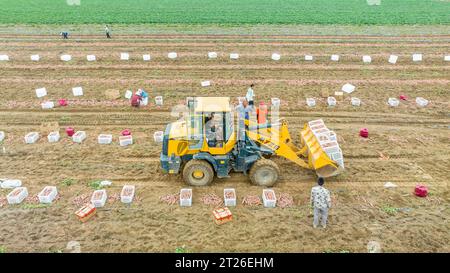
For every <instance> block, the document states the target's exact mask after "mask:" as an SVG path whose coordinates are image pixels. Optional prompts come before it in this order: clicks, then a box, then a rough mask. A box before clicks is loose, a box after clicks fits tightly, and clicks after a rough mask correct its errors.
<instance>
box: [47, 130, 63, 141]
mask: <svg viewBox="0 0 450 273" xmlns="http://www.w3.org/2000/svg"><path fill="white" fill-rule="evenodd" d="M59 137H60V135H59V132H58V131H54V132H50V134H48V135H47V139H48V142H50V143H53V142H58V141H59Z"/></svg>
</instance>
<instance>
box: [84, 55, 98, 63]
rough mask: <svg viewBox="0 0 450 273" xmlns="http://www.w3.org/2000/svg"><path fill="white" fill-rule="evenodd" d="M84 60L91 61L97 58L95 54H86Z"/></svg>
mask: <svg viewBox="0 0 450 273" xmlns="http://www.w3.org/2000/svg"><path fill="white" fill-rule="evenodd" d="M86 60H88V62H93V61H96V60H97V57H95V55H87V56H86Z"/></svg>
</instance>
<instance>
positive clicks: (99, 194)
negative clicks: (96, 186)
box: [91, 190, 108, 208]
mask: <svg viewBox="0 0 450 273" xmlns="http://www.w3.org/2000/svg"><path fill="white" fill-rule="evenodd" d="M106 199H108V196H107V195H106V190H96V191H94V192H93V193H92V197H91V203H92V205H94V207H96V208H101V207H104V206H105V203H106Z"/></svg>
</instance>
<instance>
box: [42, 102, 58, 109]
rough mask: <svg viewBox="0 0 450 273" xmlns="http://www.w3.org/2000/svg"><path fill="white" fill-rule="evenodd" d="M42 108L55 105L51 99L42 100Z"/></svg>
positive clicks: (50, 107)
mask: <svg viewBox="0 0 450 273" xmlns="http://www.w3.org/2000/svg"><path fill="white" fill-rule="evenodd" d="M41 107H42V109H52V108H53V107H55V103H54V102H53V101H44V102H43V103H41Z"/></svg>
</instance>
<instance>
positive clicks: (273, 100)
mask: <svg viewBox="0 0 450 273" xmlns="http://www.w3.org/2000/svg"><path fill="white" fill-rule="evenodd" d="M270 104H271V105H272V106H273V107H280V105H281V100H280V99H279V98H271V99H270Z"/></svg>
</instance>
